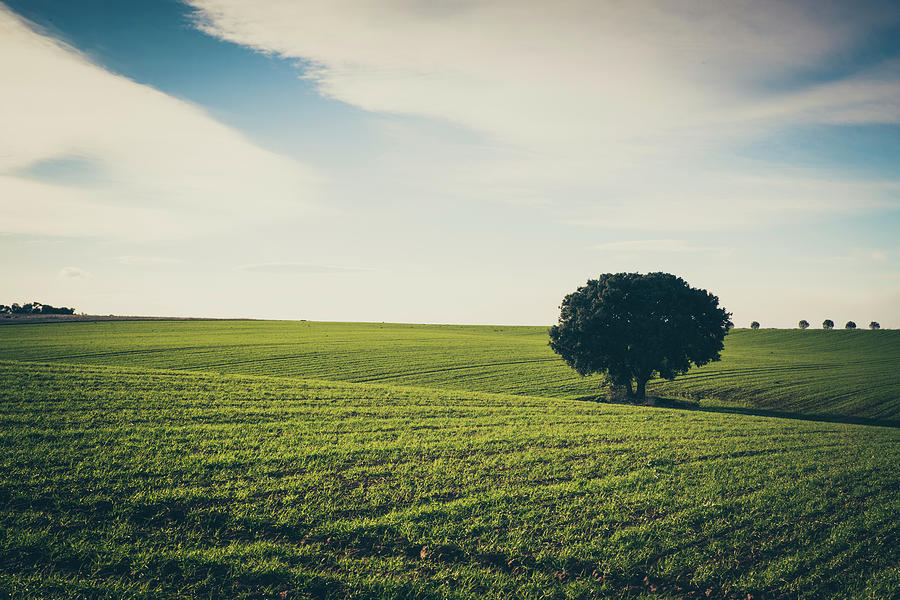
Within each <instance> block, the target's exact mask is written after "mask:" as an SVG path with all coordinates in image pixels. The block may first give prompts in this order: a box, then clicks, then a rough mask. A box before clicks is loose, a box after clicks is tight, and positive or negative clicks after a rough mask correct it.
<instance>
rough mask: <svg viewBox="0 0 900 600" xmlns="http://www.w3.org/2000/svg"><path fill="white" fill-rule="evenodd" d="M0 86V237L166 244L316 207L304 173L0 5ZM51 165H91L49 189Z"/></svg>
mask: <svg viewBox="0 0 900 600" xmlns="http://www.w3.org/2000/svg"><path fill="white" fill-rule="evenodd" d="M0 79H2V81H3V82H4V85H3V93H2V94H0V131H2V132H3V135H2V136H0V206H2V208H3V211H4V219H3V220H2V222H0V229H2V230H3V231H4V232H7V233H28V234H43V235H60V236H93V237H102V238H119V239H130V240H133V239H152V238H170V237H179V236H182V237H184V236H190V235H197V234H202V233H204V232H213V231H227V230H230V229H234V228H235V227H238V226H241V225H243V224H247V223H259V222H264V221H266V220H267V219H268V220H272V219H284V218H295V217H298V216H303V215H309V214H311V213H315V212H316V210H317V208H316V203H315V198H316V193H317V192H316V190H317V182H318V176H317V175H316V173H314V172H313V171H312V170H311V169H309V168H308V167H306V166H304V165H302V164H300V163H298V162H297V161H295V160H293V159H290V158H287V157H284V156H281V155H278V154H275V153H273V152H270V151H268V150H265V149H262V148H260V147H258V146H256V145H255V144H253V143H252V142H250V141H249V140H248V139H247V138H245V137H244V136H243V135H242V134H240V133H238V132H236V131H235V130H233V129H230V128H229V127H226V126H224V125H222V124H220V123H218V122H217V121H215V120H214V119H212V118H210V117H209V116H208V115H207V114H206V113H205V112H204V111H203V110H201V109H200V108H198V107H196V106H194V105H191V104H189V103H187V102H184V101H181V100H178V99H175V98H172V97H170V96H167V95H165V94H163V93H161V92H158V91H156V90H154V89H153V88H150V87H148V86H145V85H140V84H137V83H135V82H133V81H131V80H129V79H127V78H125V77H121V76H118V75H114V74H112V73H110V72H108V71H106V70H104V69H103V68H101V67H99V66H97V65H95V64H93V63H92V62H91V61H90V60H89V59H88V58H86V57H85V56H84V55H82V54H80V53H79V52H77V51H76V50H74V49H73V48H71V47H69V46H67V45H65V44H63V43H61V42H59V41H57V40H55V39H53V38H50V37H48V36H46V35H44V34H42V33H41V32H39V31H37V30H36V29H35V28H34V26H32V25H31V24H29V23H28V22H26V21H24V20H23V19H21V18H19V17H18V16H16V15H15V14H13V13H12V12H11V11H9V10H8V9H7V8H6V7H4V6H3V5H2V4H0ZM54 164H56V165H59V164H63V165H69V166H70V168H74V167H73V166H72V165H75V166H77V165H79V164H84V165H91V169H92V171H93V173H92V177H90V178H88V179H86V180H77V181H75V182H72V181H66V180H60V181H53V180H52V179H48V177H47V176H46V173H44V171H46V170H47V169H46V168H43V167H42V165H51V166H53V165H54ZM36 172H38V173H40V175H38V174H36Z"/></svg>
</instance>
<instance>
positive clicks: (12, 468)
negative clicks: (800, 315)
mask: <svg viewBox="0 0 900 600" xmlns="http://www.w3.org/2000/svg"><path fill="white" fill-rule="evenodd" d="M898 356H900V350H898V335H897V332H893V331H883V332H866V331H859V332H845V331H833V332H820V331H816V332H812V331H807V332H790V331H786V332H783V331H757V332H750V331H741V330H739V331H735V332H733V333H732V334H731V335H730V336H729V337H728V342H727V348H726V353H725V358H724V360H723V361H722V362H721V363H718V364H716V365H712V366H711V367H708V368H704V369H701V370H698V371H697V372H696V375H695V372H691V373H690V374H688V375H687V376H686V377H685V378H684V381H683V382H679V381H678V380H676V382H674V383H658V384H657V387H656V388H655V389H656V391H657V392H658V393H663V394H672V395H681V396H684V397H696V396H703V398H704V399H703V401H702V402H701V407H700V409H694V410H679V409H670V408H659V407H634V406H625V405H617V404H604V403H596V402H586V401H581V400H577V398H583V397H585V396H591V395H596V394H597V393H598V389H600V386H601V384H602V381H601V380H600V379H599V378H590V379H586V380H582V379H580V378H578V377H577V376H575V375H573V373H572V372H571V371H570V370H569V369H568V368H567V367H565V365H563V364H562V363H561V362H560V361H559V360H558V359H556V358H555V357H554V356H553V355H552V353H550V351H549V349H548V348H547V347H546V337H545V335H544V334H543V331H542V330H541V329H539V328H503V327H454V326H405V325H378V324H371V325H361V324H323V323H305V322H296V323H277V322H180V323H170V322H106V323H69V324H51V325H11V326H3V327H0V469H2V471H0V505H2V506H3V507H4V510H3V511H2V513H0V597H3V596H9V597H13V598H55V597H59V598H147V599H150V598H275V599H282V598H448V599H449V598H473V599H474V598H535V599H537V598H657V599H658V598H670V599H674V598H728V599H738V598H739V599H742V600H746V599H747V598H755V599H762V598H784V599H787V598H810V599H814V598H815V599H818V598H846V599H851V598H852V599H857V598H869V599H873V600H874V599H879V600H880V599H885V598H897V597H898V595H897V590H898V589H900V518H898V517H900V493H898V491H900V467H898V465H900V429H898V428H896V427H894V426H887V425H893V421H892V420H893V419H896V418H897V413H898V398H897V395H898V394H897V391H898V389H900V382H898V378H897V377H898V376H897V374H896V373H893V372H892V371H895V370H896V365H898V364H900V361H898ZM785 388H787V389H785ZM737 404H741V405H743V406H745V407H751V408H747V409H746V410H745V411H744V412H745V413H746V412H753V411H756V412H759V413H765V414H770V412H771V413H774V412H777V413H779V414H792V413H804V414H805V415H806V417H805V418H803V419H797V418H773V417H770V416H760V415H754V414H741V413H728V412H724V411H723V410H718V409H715V407H716V406H735V405H737ZM752 407H755V408H752ZM815 414H826V415H831V416H830V417H829V419H830V420H831V421H835V420H837V419H845V420H852V419H854V418H856V419H859V418H868V419H872V420H876V419H881V420H883V423H884V425H886V426H874V425H859V424H851V423H846V422H826V421H822V420H813V417H811V416H810V415H815Z"/></svg>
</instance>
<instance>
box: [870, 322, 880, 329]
mask: <svg viewBox="0 0 900 600" xmlns="http://www.w3.org/2000/svg"><path fill="white" fill-rule="evenodd" d="M869 329H872V330H875V329H881V323H879V322H878V321H872V322H871V323H869Z"/></svg>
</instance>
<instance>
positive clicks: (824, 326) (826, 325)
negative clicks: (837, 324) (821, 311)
mask: <svg viewBox="0 0 900 600" xmlns="http://www.w3.org/2000/svg"><path fill="white" fill-rule="evenodd" d="M822 329H834V321H832V320H831V319H825V320H824V321H822Z"/></svg>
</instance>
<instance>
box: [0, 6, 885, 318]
mask: <svg viewBox="0 0 900 600" xmlns="http://www.w3.org/2000/svg"><path fill="white" fill-rule="evenodd" d="M0 257H2V258H0V265H2V270H3V274H4V275H3V277H2V278H0V303H6V304H9V303H11V302H20V303H22V302H28V301H31V300H37V301H40V302H44V303H48V304H53V305H65V306H74V307H75V308H76V309H77V310H78V311H79V312H85V313H90V314H128V315H158V316H207V317H251V318H274V319H310V320H329V321H376V322H379V321H388V322H422V323H475V324H532V325H549V324H551V323H553V322H555V320H556V318H557V316H558V310H559V304H560V301H561V299H562V297H563V296H564V295H565V294H567V293H569V292H571V291H574V290H575V289H576V288H577V287H578V286H579V285H582V284H584V282H585V281H587V280H588V279H590V278H593V277H596V276H597V275H599V274H601V273H607V272H621V271H630V272H632V271H637V272H650V271H666V272H670V273H674V274H676V275H679V276H681V277H683V278H684V279H685V280H686V281H688V282H689V283H690V284H691V285H693V286H696V287H701V288H704V289H707V290H709V291H711V292H712V293H714V294H716V295H717V296H718V297H719V299H720V303H721V304H722V305H723V306H725V307H726V308H727V309H728V310H730V311H731V312H732V313H733V320H734V321H735V323H736V324H737V326H747V325H748V324H749V323H750V321H751V320H756V321H759V322H760V323H761V325H762V327H795V326H796V324H797V322H798V320H800V319H806V320H808V321H810V322H811V323H813V324H814V326H816V325H817V324H819V323H821V322H822V320H823V319H826V318H830V319H832V320H834V322H835V323H837V324H838V326H840V325H842V324H843V323H844V322H845V321H848V320H853V321H855V322H856V323H858V324H859V325H861V326H864V325H866V324H868V322H869V321H871V320H875V321H878V322H880V323H881V325H882V326H883V327H892V328H898V327H900V4H898V3H897V2H896V1H895V0H889V1H885V2H863V1H854V2H849V1H847V2H838V1H825V2H823V1H794V2H787V1H785V2H775V1H768V0H759V1H753V2H751V1H724V2H723V1H712V0H675V1H673V2H657V1H646V0H632V1H630V2H620V1H611V0H608V1H604V0H591V1H578V2H573V1H557V2H546V1H544V2H533V1H528V0H498V1H490V0H485V1H477V2H475V1H471V0H458V1H450V0H448V1H442V2H436V1H434V0H352V1H345V0H330V1H329V2H303V1H294V0H291V1H289V0H185V1H183V2H180V1H175V0H152V1H151V0H129V2H116V1H113V0H82V1H79V2H71V1H70V0H0Z"/></svg>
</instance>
